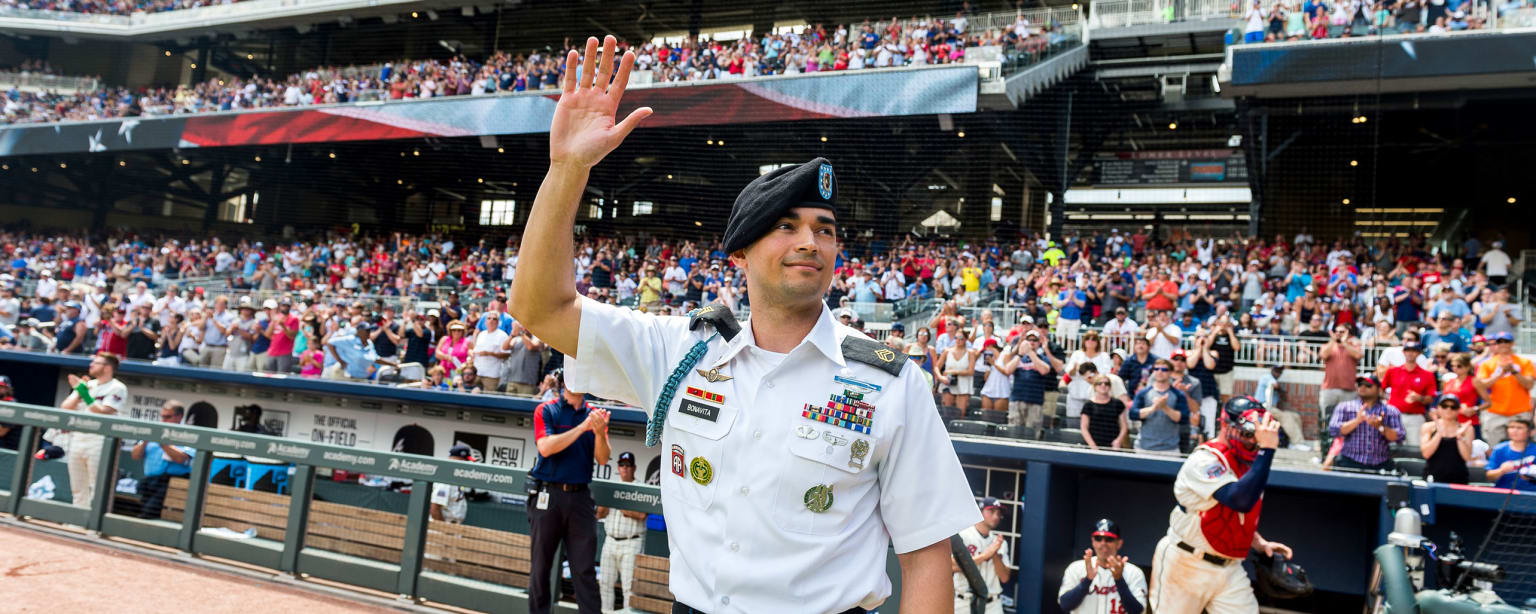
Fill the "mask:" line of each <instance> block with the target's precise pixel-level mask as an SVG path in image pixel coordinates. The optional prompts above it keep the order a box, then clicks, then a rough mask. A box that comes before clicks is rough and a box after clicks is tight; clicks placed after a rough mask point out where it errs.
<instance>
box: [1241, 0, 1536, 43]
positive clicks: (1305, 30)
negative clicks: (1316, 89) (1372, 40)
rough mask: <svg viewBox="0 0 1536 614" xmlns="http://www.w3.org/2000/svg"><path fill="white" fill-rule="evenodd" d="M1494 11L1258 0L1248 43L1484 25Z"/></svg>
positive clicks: (1395, 0)
mask: <svg viewBox="0 0 1536 614" xmlns="http://www.w3.org/2000/svg"><path fill="white" fill-rule="evenodd" d="M1521 3H1522V2H1521V0H1516V2H1515V3H1514V4H1515V5H1519V4H1521ZM1488 10H1489V9H1488V3H1487V2H1475V1H1473V0H1374V1H1372V0H1333V1H1332V2H1328V1H1325V0H1304V1H1297V0H1291V1H1286V0H1282V1H1280V2H1274V3H1270V4H1268V6H1266V5H1265V3H1263V2H1261V1H1260V0H1253V4H1252V5H1251V6H1249V7H1248V10H1247V11H1246V12H1245V13H1244V15H1243V20H1244V25H1243V41H1242V42H1245V43H1258V42H1279V41H1298V40H1318V39H1325V38H1350V37H1357V36H1369V35H1376V34H1415V33H1425V32H1427V33H1431V34H1440V33H1445V32H1456V31H1461V30H1480V29H1482V28H1484V27H1485V26H1486V25H1487V16H1488ZM1501 10H1507V9H1506V8H1501Z"/></svg>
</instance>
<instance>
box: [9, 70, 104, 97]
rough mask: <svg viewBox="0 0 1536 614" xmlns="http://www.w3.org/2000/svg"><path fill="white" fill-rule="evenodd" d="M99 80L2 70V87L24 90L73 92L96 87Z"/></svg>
mask: <svg viewBox="0 0 1536 614" xmlns="http://www.w3.org/2000/svg"><path fill="white" fill-rule="evenodd" d="M98 85H99V82H98V81H97V80H96V79H95V78H94V77H70V76H65V75H49V74H43V73H37V72H27V71H23V72H11V71H0V89H12V88H14V89H18V90H22V91H48V92H60V93H64V94H73V93H75V92H86V91H91V90H94V89H96V87H97V86H98Z"/></svg>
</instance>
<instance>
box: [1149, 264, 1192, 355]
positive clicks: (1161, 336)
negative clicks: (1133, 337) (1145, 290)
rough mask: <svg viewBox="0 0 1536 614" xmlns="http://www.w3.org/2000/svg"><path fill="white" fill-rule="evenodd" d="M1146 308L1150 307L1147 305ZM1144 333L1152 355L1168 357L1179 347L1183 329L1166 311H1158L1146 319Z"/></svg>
mask: <svg viewBox="0 0 1536 614" xmlns="http://www.w3.org/2000/svg"><path fill="white" fill-rule="evenodd" d="M1170 283H1172V282H1170ZM1148 309H1151V307H1150V306H1149V307H1148ZM1145 334H1146V337H1147V341H1148V342H1150V343H1151V344H1152V355H1153V356H1156V357H1158V358H1168V357H1170V356H1173V353H1174V351H1175V350H1178V349H1179V348H1180V347H1181V343H1182V338H1183V335H1184V331H1183V330H1182V329H1180V328H1179V327H1178V325H1176V324H1174V323H1173V317H1172V316H1171V315H1169V312H1168V311H1160V312H1158V313H1157V315H1155V316H1153V317H1151V318H1149V319H1148V325H1147V331H1146V333H1145Z"/></svg>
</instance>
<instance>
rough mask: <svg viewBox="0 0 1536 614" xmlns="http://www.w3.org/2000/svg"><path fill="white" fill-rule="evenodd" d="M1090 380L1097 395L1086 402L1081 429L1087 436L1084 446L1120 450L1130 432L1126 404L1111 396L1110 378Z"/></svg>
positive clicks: (1103, 377)
mask: <svg viewBox="0 0 1536 614" xmlns="http://www.w3.org/2000/svg"><path fill="white" fill-rule="evenodd" d="M1089 381H1090V385H1091V386H1092V388H1093V396H1092V397H1090V398H1089V399H1088V400H1087V401H1085V402H1084V403H1083V409H1082V417H1081V418H1079V422H1080V424H1079V427H1078V428H1080V429H1081V430H1082V433H1083V443H1086V444H1088V448H1089V449H1091V450H1097V449H1099V447H1100V446H1106V445H1107V446H1109V447H1110V448H1112V449H1115V450H1118V449H1120V442H1121V439H1122V438H1124V437H1125V436H1126V434H1127V433H1128V432H1129V431H1130V421H1129V420H1128V419H1127V417H1126V406H1125V403H1124V402H1122V401H1121V400H1120V399H1117V398H1114V397H1113V396H1111V392H1112V390H1113V384H1111V382H1110V379H1109V377H1108V376H1104V375H1099V376H1096V377H1093V378H1092V379H1091V380H1089Z"/></svg>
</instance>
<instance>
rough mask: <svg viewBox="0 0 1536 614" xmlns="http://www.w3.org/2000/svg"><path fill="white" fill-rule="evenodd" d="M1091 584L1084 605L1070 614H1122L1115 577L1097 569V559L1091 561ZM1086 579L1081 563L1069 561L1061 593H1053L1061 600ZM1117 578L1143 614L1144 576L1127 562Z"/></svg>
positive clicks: (1145, 605)
mask: <svg viewBox="0 0 1536 614" xmlns="http://www.w3.org/2000/svg"><path fill="white" fill-rule="evenodd" d="M1093 569H1094V575H1093V584H1090V585H1089V586H1088V596H1087V597H1084V598H1083V602H1082V603H1081V604H1079V605H1078V606H1077V609H1075V610H1072V612H1071V614H1125V605H1124V604H1122V603H1121V601H1120V591H1119V589H1116V588H1115V574H1113V573H1110V571H1109V570H1108V569H1104V568H1103V567H1099V566H1098V559H1097V558H1095V559H1094V567H1093ZM1085 577H1087V571H1085V570H1084V569H1083V562H1082V561H1072V564H1070V565H1067V571H1066V572H1065V573H1062V574H1061V590H1060V591H1058V592H1057V593H1056V598H1057V599H1060V598H1061V596H1062V595H1065V594H1067V591H1070V590H1072V589H1073V588H1076V587H1077V585H1078V583H1080V582H1082V581H1083V578H1085ZM1120 577H1121V578H1122V579H1124V580H1125V584H1126V586H1128V587H1130V589H1131V595H1132V596H1134V597H1135V598H1136V601H1137V602H1138V603H1140V604H1141V607H1142V609H1143V610H1145V609H1146V607H1147V576H1146V574H1143V573H1142V572H1141V568H1140V567H1137V566H1135V565H1132V564H1131V563H1129V562H1127V563H1126V564H1125V569H1124V570H1122V571H1121V572H1120Z"/></svg>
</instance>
